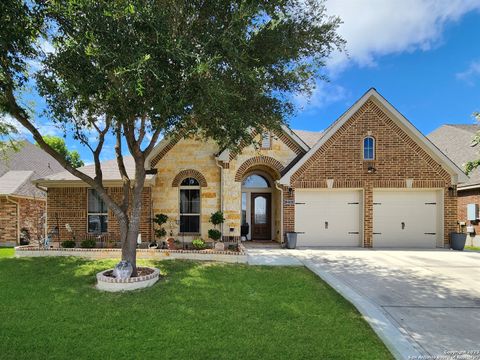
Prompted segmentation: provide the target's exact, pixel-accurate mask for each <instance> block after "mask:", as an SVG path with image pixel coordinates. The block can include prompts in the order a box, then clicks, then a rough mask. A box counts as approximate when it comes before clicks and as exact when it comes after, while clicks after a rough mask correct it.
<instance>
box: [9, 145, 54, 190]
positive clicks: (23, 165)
mask: <svg viewBox="0 0 480 360" xmlns="http://www.w3.org/2000/svg"><path fill="white" fill-rule="evenodd" d="M19 145H20V146H19V150H18V151H14V150H8V151H7V152H6V154H4V156H1V157H0V194H1V195H15V196H20V197H34V198H45V197H46V195H45V192H43V191H41V190H40V189H38V188H37V187H36V186H35V185H34V184H32V181H33V180H35V179H37V178H39V177H42V176H49V175H52V174H55V173H58V172H59V171H62V170H64V168H63V166H62V165H60V163H59V162H57V160H55V159H54V158H53V157H51V156H50V155H49V154H47V153H46V152H45V151H43V150H42V149H40V148H39V147H38V146H36V145H34V144H32V143H31V142H29V141H27V140H23V141H21V142H20V143H19Z"/></svg>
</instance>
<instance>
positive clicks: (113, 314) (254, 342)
mask: <svg viewBox="0 0 480 360" xmlns="http://www.w3.org/2000/svg"><path fill="white" fill-rule="evenodd" d="M10 255H11V251H10V249H9V250H5V249H0V257H2V259H0V304H1V305H0V319H1V320H0V354H1V355H0V357H1V358H2V359H45V358H48V359H66V358H70V359H148V358H150V359H272V360H273V359H275V360H278V359H289V360H292V359H391V358H392V357H391V355H390V353H389V352H388V350H387V349H386V348H385V346H384V345H383V343H382V342H381V341H380V340H379V339H378V337H377V336H376V335H375V333H374V332H373V330H372V329H371V328H370V327H369V325H368V324H367V323H366V322H365V321H364V320H363V319H362V317H361V315H360V314H359V313H358V312H357V311H356V310H355V309H354V308H353V306H352V305H351V304H350V303H348V302H347V301H346V300H345V299H343V298H342V297H341V296H340V295H338V294H337V293H336V292H335V291H333V290H332V289H331V288H330V287H329V286H328V285H326V284H325V283H324V282H322V281H321V280H320V279H318V278H317V277H316V276H315V275H313V274H312V273H310V272H309V271H308V270H306V269H304V268H287V267H253V266H245V265H227V264H218V263H199V262H191V261H163V262H156V263H154V262H142V263H143V264H149V265H155V266H157V267H159V268H160V269H161V271H162V273H163V274H164V275H165V278H164V279H163V280H161V281H160V282H159V283H157V284H156V285H154V286H153V287H152V288H149V289H146V290H141V291H137V292H131V293H103V292H99V291H97V290H95V289H94V283H95V274H96V272H98V271H100V270H103V269H105V268H107V267H111V266H113V265H114V263H115V262H114V261H88V260H82V259H78V258H24V259H15V258H8V257H7V256H10Z"/></svg>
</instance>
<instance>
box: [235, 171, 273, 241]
mask: <svg viewBox="0 0 480 360" xmlns="http://www.w3.org/2000/svg"><path fill="white" fill-rule="evenodd" d="M272 186H273V180H272V179H271V177H270V176H269V175H267V174H266V173H265V172H262V171H254V172H250V173H248V174H247V175H246V176H245V177H244V179H243V181H242V231H241V232H242V235H243V236H246V237H247V239H249V240H272V234H273V221H272V218H273V217H272V192H273V189H272Z"/></svg>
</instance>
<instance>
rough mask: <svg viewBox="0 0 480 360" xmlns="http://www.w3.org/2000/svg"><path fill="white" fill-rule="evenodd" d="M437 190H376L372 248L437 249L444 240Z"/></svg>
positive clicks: (439, 199)
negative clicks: (442, 239)
mask: <svg viewBox="0 0 480 360" xmlns="http://www.w3.org/2000/svg"><path fill="white" fill-rule="evenodd" d="M441 209H443V207H442V201H441V194H440V193H439V192H438V191H435V190H431V191H405V190H402V189H399V190H397V191H380V190H379V191H374V192H373V246H374V247H419V248H434V247H436V245H437V243H438V242H441V237H442V230H441V225H442V212H441Z"/></svg>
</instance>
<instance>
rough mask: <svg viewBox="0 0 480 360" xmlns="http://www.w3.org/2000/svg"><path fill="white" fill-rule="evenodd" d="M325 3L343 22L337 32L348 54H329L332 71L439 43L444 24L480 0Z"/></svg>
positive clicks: (479, 7) (478, 5) (338, 0)
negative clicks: (341, 37) (344, 42)
mask: <svg viewBox="0 0 480 360" xmlns="http://www.w3.org/2000/svg"><path fill="white" fill-rule="evenodd" d="M326 7H327V12H328V14H330V15H338V16H340V18H341V19H342V21H343V22H344V23H343V24H342V25H341V26H340V28H339V33H340V35H342V36H343V37H344V38H345V40H347V52H348V54H349V56H350V59H348V58H347V57H346V56H345V54H338V53H335V54H334V55H333V56H332V58H331V59H330V61H329V63H328V64H329V66H330V67H331V69H330V71H332V72H333V73H335V72H338V71H341V70H342V69H344V68H345V67H347V66H348V65H351V64H352V63H353V64H356V65H359V66H374V65H375V60H376V59H377V58H378V57H380V56H383V55H388V54H395V53H402V52H412V51H416V50H421V51H427V50H430V49H432V48H433V47H435V46H438V45H439V44H440V43H441V39H442V32H443V30H444V28H445V25H447V24H448V23H450V22H454V21H457V20H459V19H460V18H461V17H462V16H463V15H465V14H466V13H468V12H470V11H474V10H480V0H362V1H360V0H327V2H326Z"/></svg>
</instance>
